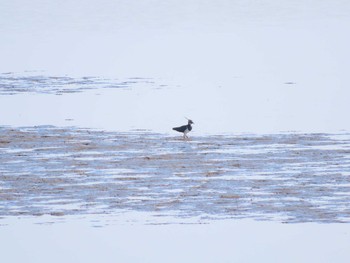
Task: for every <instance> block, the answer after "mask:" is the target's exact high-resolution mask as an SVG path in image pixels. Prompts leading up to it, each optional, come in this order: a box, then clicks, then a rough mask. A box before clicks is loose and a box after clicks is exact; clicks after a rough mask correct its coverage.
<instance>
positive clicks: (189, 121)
mask: <svg viewBox="0 0 350 263" xmlns="http://www.w3.org/2000/svg"><path fill="white" fill-rule="evenodd" d="M186 119H187V118H186ZM187 120H188V124H194V122H193V121H192V120H190V119H187Z"/></svg>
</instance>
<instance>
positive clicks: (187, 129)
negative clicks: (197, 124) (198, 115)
mask: <svg viewBox="0 0 350 263" xmlns="http://www.w3.org/2000/svg"><path fill="white" fill-rule="evenodd" d="M186 119H187V118H186ZM187 120H188V124H187V125H183V126H180V127H175V128H173V130H174V131H178V132H182V133H183V134H184V136H183V138H184V139H186V138H187V139H188V136H187V133H189V132H190V131H191V130H192V126H191V124H194V122H193V121H192V120H190V119H187Z"/></svg>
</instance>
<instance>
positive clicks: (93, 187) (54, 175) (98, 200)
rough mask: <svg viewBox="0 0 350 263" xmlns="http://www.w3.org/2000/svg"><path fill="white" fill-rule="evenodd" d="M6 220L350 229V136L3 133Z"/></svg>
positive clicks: (0, 184) (0, 187) (0, 210)
mask: <svg viewBox="0 0 350 263" xmlns="http://www.w3.org/2000/svg"><path fill="white" fill-rule="evenodd" d="M0 138H1V139H0V163H1V165H0V173H1V177H0V216H2V217H4V216H24V215H29V216H40V215H44V214H49V215H53V216H64V215H79V214H114V213H119V212H122V211H126V210H129V211H146V212H152V213H156V214H157V213H159V215H163V216H165V215H171V216H174V215H175V216H176V217H195V216H197V217H200V218H207V219H210V218H254V219H257V220H277V221H282V222H309V221H312V222H350V207H349V204H350V194H349V193H350V135H349V134H271V135H269V134H267V135H213V136H201V137H191V139H190V140H188V141H184V140H182V139H181V138H180V137H176V136H169V135H163V134H157V133H152V132H147V131H142V130H139V131H131V132H125V133H123V132H106V131H101V130H92V129H81V128H74V127H71V128H61V127H55V126H38V127H22V128H15V127H2V128H1V129H0Z"/></svg>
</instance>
